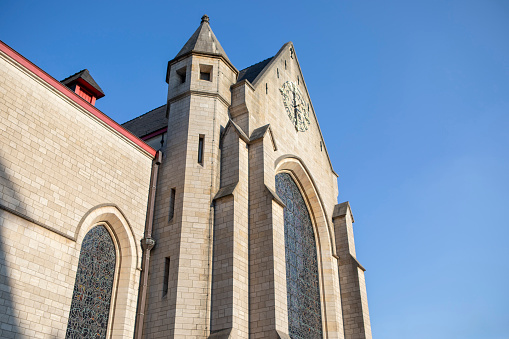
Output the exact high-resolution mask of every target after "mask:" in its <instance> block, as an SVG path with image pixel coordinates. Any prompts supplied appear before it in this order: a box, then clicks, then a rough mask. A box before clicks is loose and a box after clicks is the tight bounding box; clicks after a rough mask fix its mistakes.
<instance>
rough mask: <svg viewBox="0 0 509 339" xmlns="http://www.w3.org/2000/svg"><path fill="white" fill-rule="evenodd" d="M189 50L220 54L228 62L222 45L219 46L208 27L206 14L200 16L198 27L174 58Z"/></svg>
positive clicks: (189, 51)
mask: <svg viewBox="0 0 509 339" xmlns="http://www.w3.org/2000/svg"><path fill="white" fill-rule="evenodd" d="M191 52H199V53H206V54H215V55H221V56H223V57H224V58H225V59H226V60H228V62H230V59H228V57H227V56H226V53H225V51H224V49H223V47H221V44H220V43H219V41H218V40H217V38H216V36H215V35H214V32H212V29H211V28H210V25H209V17H208V16H207V15H204V16H202V17H201V24H200V27H198V29H197V30H196V32H194V34H193V35H192V36H191V38H189V40H188V41H187V42H186V44H185V45H184V47H182V49H181V50H180V52H178V54H177V56H176V57H175V59H178V58H179V57H181V56H183V55H186V54H188V53H191ZM175 59H174V60H175ZM230 63H231V62H230Z"/></svg>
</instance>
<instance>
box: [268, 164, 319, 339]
mask: <svg viewBox="0 0 509 339" xmlns="http://www.w3.org/2000/svg"><path fill="white" fill-rule="evenodd" d="M276 192H277V194H278V195H279V197H280V198H281V199H282V200H283V202H284V203H285V205H286V207H285V209H284V220H285V253H286V288H287V293H288V294H287V301H288V329H289V334H290V337H291V338H306V339H308V338H322V312H321V305H320V287H319V280H318V261H317V255H316V241H315V235H314V232H313V225H312V223H311V218H310V216H309V211H308V209H307V207H306V203H305V202H304V198H303V197H302V194H301V192H300V190H299V188H298V187H297V185H296V184H295V182H294V181H293V179H292V177H291V176H290V175H289V174H288V173H279V174H278V175H276Z"/></svg>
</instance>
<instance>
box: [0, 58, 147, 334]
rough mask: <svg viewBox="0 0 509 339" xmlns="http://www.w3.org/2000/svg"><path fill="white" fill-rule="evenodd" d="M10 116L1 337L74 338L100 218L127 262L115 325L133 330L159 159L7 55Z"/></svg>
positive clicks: (0, 106)
mask: <svg viewBox="0 0 509 339" xmlns="http://www.w3.org/2000/svg"><path fill="white" fill-rule="evenodd" d="M71 95H74V94H71ZM78 100H81V99H78ZM0 114H1V118H0V145H1V147H0V180H1V185H0V203H1V205H2V209H0V225H1V226H0V227H1V228H0V279H1V280H0V291H1V292H0V293H1V299H2V301H3V302H2V303H0V305H1V306H0V308H1V310H0V317H1V318H2V319H1V323H2V326H1V328H0V337H2V338H8V337H20V336H26V337H41V338H42V337H44V338H53V337H54V338H63V337H64V336H65V331H66V327H67V319H68V315H69V307H70V304H71V297H72V293H73V287H74V281H75V274H76V269H77V265H78V257H79V254H80V247H81V242H82V240H83V237H84V236H85V234H86V232H87V231H88V230H89V229H90V228H91V227H93V226H94V225H96V224H98V223H102V224H105V225H106V226H107V228H108V229H109V230H110V231H111V232H112V234H113V237H114V241H115V242H116V244H117V257H119V259H120V260H117V261H118V265H117V266H118V267H117V270H116V274H117V276H116V278H115V285H116V288H115V291H116V292H115V300H114V305H115V307H117V308H118V309H119V311H117V312H115V317H114V319H112V320H110V325H111V326H110V329H109V331H110V332H111V333H112V334H113V337H129V336H132V333H133V330H134V320H135V311H136V300H137V292H138V283H139V270H138V269H137V268H138V267H139V264H140V262H141V250H140V248H139V241H140V239H141V238H142V236H143V230H144V225H145V213H146V209H147V197H148V189H149V181H150V171H151V160H152V156H151V155H150V154H148V153H147V152H146V151H143V150H142V149H141V148H140V147H139V146H136V145H135V144H134V143H133V142H132V141H130V140H128V139H127V138H126V137H125V136H123V135H121V134H120V133H119V132H116V131H114V130H113V129H112V128H111V127H109V126H108V125H107V124H105V123H104V122H102V121H100V120H99V119H97V118H96V117H95V116H94V115H92V114H91V113H90V112H89V111H87V110H85V109H83V108H82V107H80V106H79V105H77V104H76V103H75V102H74V101H72V100H71V99H69V98H68V97H67V96H66V95H64V94H62V92H61V91H60V90H57V89H56V88H55V87H53V86H51V85H50V84H48V83H47V82H46V81H44V80H42V79H41V78H40V77H38V76H36V75H34V74H33V73H31V72H30V71H28V70H27V69H26V68H24V67H22V66H20V64H19V63H18V62H16V61H14V60H13V59H11V58H10V57H8V56H7V55H6V54H3V53H0Z"/></svg>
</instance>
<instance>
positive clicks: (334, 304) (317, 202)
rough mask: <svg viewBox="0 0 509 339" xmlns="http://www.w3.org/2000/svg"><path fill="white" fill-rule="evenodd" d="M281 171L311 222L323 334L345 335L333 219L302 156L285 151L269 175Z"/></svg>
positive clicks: (327, 335) (275, 162) (325, 335)
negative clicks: (292, 183)
mask: <svg viewBox="0 0 509 339" xmlns="http://www.w3.org/2000/svg"><path fill="white" fill-rule="evenodd" d="M281 172H286V173H289V174H290V175H291V176H292V179H293V180H294V181H295V183H296V184H297V186H298V188H299V190H300V192H301V194H302V197H303V198H304V201H305V203H306V207H307V208H308V211H309V214H310V217H311V222H312V224H313V230H314V234H315V237H316V239H315V241H316V242H317V261H318V267H319V269H318V273H319V274H318V276H319V283H320V298H321V307H322V329H323V333H324V337H336V336H339V337H341V336H343V335H344V331H343V315H342V310H341V293H340V287H339V266H338V265H339V262H338V259H339V257H338V256H337V253H336V242H335V234H334V227H333V225H332V218H330V217H329V216H330V215H329V214H328V209H327V208H326V205H325V204H324V201H323V198H322V197H321V195H320V192H319V189H318V186H317V185H316V181H315V180H314V178H313V176H312V174H311V172H310V171H309V169H308V167H307V166H306V165H305V163H304V161H303V160H302V159H301V158H299V157H298V156H295V155H292V154H285V155H282V156H280V157H279V158H277V159H275V161H274V176H273V177H272V178H274V180H275V175H277V174H279V173H281ZM269 185H274V182H271V183H269ZM271 187H274V186H271ZM327 206H328V205H327ZM333 206H334V205H333V204H331V206H329V207H330V211H329V212H330V213H332V208H333ZM324 272H327V274H324ZM325 333H327V334H325Z"/></svg>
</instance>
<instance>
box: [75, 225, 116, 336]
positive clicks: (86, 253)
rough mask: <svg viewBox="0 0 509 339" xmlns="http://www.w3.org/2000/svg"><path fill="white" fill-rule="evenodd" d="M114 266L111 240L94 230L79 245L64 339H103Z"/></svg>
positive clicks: (105, 233) (101, 228)
mask: <svg viewBox="0 0 509 339" xmlns="http://www.w3.org/2000/svg"><path fill="white" fill-rule="evenodd" d="M115 266H116V251H115V245H114V243H113V239H112V238H111V235H110V234H109V232H108V230H107V229H106V228H105V227H104V226H102V225H99V226H95V227H94V228H92V229H91V230H90V231H89V232H88V233H87V234H86V236H85V238H84V239H83V243H82V245H81V252H80V258H79V263H78V270H77V272H76V280H75V283H74V292H73V295H72V302H71V310H70V312H69V321H68V323H67V333H66V338H106V333H107V329H108V319H109V318H110V305H111V298H112V292H113V281H114V277H115Z"/></svg>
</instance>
